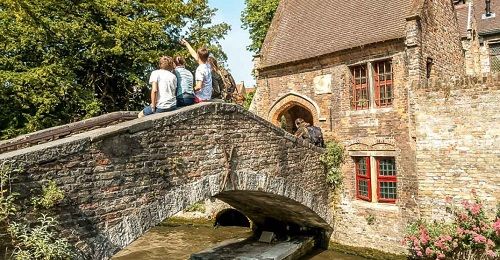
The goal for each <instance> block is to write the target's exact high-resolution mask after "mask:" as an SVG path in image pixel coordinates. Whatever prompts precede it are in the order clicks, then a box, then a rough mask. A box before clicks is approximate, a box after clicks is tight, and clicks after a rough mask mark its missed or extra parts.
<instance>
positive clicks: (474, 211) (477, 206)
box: [470, 203, 481, 216]
mask: <svg viewBox="0 0 500 260" xmlns="http://www.w3.org/2000/svg"><path fill="white" fill-rule="evenodd" d="M470 211H471V212H472V214H473V215H474V216H477V215H478V214H479V212H481V204H477V203H474V204H473V205H472V206H471V207H470Z"/></svg>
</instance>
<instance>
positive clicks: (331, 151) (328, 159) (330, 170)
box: [320, 141, 345, 187]
mask: <svg viewBox="0 0 500 260" xmlns="http://www.w3.org/2000/svg"><path fill="white" fill-rule="evenodd" d="M344 150H345V149H344V146H342V144H340V143H339V142H335V141H332V142H328V143H327V144H326V152H325V153H323V154H322V155H321V157H320V161H321V162H322V163H323V165H324V166H325V168H326V181H327V182H328V183H330V184H332V185H333V186H335V187H337V186H339V185H341V184H342V172H341V169H340V167H341V165H342V163H343V162H344V159H345V155H344Z"/></svg>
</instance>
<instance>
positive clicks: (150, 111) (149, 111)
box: [138, 106, 154, 118]
mask: <svg viewBox="0 0 500 260" xmlns="http://www.w3.org/2000/svg"><path fill="white" fill-rule="evenodd" d="M152 114H154V112H153V109H152V108H151V106H147V107H145V108H144V109H143V110H142V111H141V112H140V113H139V115H138V117H139V118H141V117H145V116H149V115H152Z"/></svg>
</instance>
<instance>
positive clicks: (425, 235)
mask: <svg viewBox="0 0 500 260" xmlns="http://www.w3.org/2000/svg"><path fill="white" fill-rule="evenodd" d="M430 239H431V237H430V236H429V232H427V229H425V228H424V227H421V228H420V242H421V243H422V245H425V244H427V243H428V242H429V240H430Z"/></svg>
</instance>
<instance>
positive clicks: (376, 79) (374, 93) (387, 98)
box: [351, 60, 394, 110]
mask: <svg viewBox="0 0 500 260" xmlns="http://www.w3.org/2000/svg"><path fill="white" fill-rule="evenodd" d="M351 78H352V90H351V93H352V94H351V107H352V109H354V110H362V109H368V108H370V107H371V106H375V107H377V108H381V107H389V106H391V105H392V101H393V99H394V91H393V90H394V88H393V75H392V61H391V60H383V61H378V62H374V63H371V62H368V63H367V64H363V65H357V66H354V67H351Z"/></svg>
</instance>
